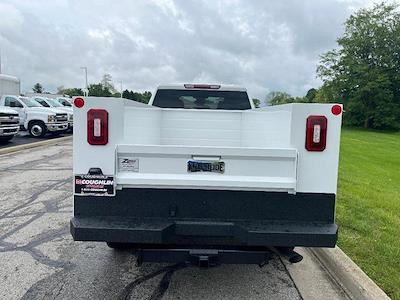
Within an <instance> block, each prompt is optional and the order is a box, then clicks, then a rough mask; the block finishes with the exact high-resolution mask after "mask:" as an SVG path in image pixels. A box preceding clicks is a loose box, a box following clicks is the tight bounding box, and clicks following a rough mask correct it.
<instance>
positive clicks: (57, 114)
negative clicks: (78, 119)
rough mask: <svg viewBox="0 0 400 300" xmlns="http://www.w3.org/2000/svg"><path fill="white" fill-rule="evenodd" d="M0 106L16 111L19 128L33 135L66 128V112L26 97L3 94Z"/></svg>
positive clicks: (37, 135) (58, 131)
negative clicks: (44, 105)
mask: <svg viewBox="0 0 400 300" xmlns="http://www.w3.org/2000/svg"><path fill="white" fill-rule="evenodd" d="M1 106H5V107H9V108H11V109H13V110H15V111H17V112H18V115H19V124H20V126H21V128H23V129H25V130H28V132H29V134H30V135H31V136H33V137H43V136H44V135H45V134H46V133H47V132H51V133H53V134H58V133H61V132H64V131H66V130H67V129H68V114H67V113H66V112H63V111H60V110H57V109H55V108H47V107H43V106H41V105H40V104H39V103H37V102H36V101H34V100H32V99H30V98H28V97H22V96H15V95H3V96H2V97H1V98H0V107H1Z"/></svg>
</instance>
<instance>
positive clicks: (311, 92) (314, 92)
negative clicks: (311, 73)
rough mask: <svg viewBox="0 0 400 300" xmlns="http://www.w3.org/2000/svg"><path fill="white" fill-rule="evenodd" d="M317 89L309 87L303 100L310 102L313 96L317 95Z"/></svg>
mask: <svg viewBox="0 0 400 300" xmlns="http://www.w3.org/2000/svg"><path fill="white" fill-rule="evenodd" d="M317 92H318V91H317V90H316V89H314V88H311V89H309V90H308V92H307V94H306V96H305V99H304V100H305V101H304V102H308V103H312V102H314V100H315V96H316V95H317Z"/></svg>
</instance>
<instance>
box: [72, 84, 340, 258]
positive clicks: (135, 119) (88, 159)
mask: <svg viewBox="0 0 400 300" xmlns="http://www.w3.org/2000/svg"><path fill="white" fill-rule="evenodd" d="M74 116H75V131H74V140H73V150H74V159H73V174H74V215H73V217H72V219H71V223H70V229H71V234H72V236H73V238H74V240H77V241H99V242H106V243H107V244H108V245H109V246H110V247H112V248H121V247H125V246H126V245H129V246H131V247H132V248H133V249H136V250H137V251H138V253H139V254H138V259H140V261H158V262H187V261H191V262H195V263H198V264H199V265H208V264H209V263H210V264H215V263H260V264H262V263H263V261H264V260H265V259H266V257H268V256H267V255H266V254H265V253H266V252H267V249H270V248H271V247H272V248H275V249H281V250H282V251H283V252H282V253H290V255H292V254H293V249H294V247H297V246H303V247H334V246H335V245H336V241H337V234H338V227H337V225H336V224H335V201H336V191H337V174H338V163H339V141H340V127H341V120H342V106H341V105H340V104H304V103H302V104H300V103H294V104H287V105H277V106H272V107H265V108H258V109H254V105H253V104H252V102H251V101H250V100H249V97H248V95H247V91H246V89H245V88H242V87H231V86H223V85H203V84H201V85H198V84H186V85H183V84H182V85H168V86H160V87H158V89H157V90H156V92H155V93H154V94H153V97H152V99H151V100H150V103H149V105H146V104H142V103H138V102H135V101H132V100H127V99H120V98H105V97H104V98H103V97H76V98H75V99H74ZM296 260H297V261H298V259H296ZM296 260H295V261H296Z"/></svg>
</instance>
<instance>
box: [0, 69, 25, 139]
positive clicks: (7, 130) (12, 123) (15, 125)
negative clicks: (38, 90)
mask: <svg viewBox="0 0 400 300" xmlns="http://www.w3.org/2000/svg"><path fill="white" fill-rule="evenodd" d="M19 92H20V81H19V79H18V78H17V77H14V76H9V75H4V74H0V97H1V96H2V95H4V94H9V93H11V94H17V95H19ZM18 131H19V117H18V112H16V111H15V110H12V109H10V108H6V107H1V106H0V142H6V141H9V140H11V139H12V138H13V137H14V136H15V135H16V134H17V133H18Z"/></svg>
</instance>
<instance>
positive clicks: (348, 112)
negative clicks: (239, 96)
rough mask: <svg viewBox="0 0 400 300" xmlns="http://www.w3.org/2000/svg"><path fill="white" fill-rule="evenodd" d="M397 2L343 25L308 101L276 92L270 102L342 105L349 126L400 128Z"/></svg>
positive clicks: (399, 15) (362, 13)
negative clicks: (320, 84) (320, 83)
mask: <svg viewBox="0 0 400 300" xmlns="http://www.w3.org/2000/svg"><path fill="white" fill-rule="evenodd" d="M397 8H398V6H397V5H395V4H387V3H381V4H375V5H374V6H373V7H372V8H369V9H360V10H358V11H357V12H356V13H355V14H353V15H351V16H350V17H349V18H348V19H347V21H346V22H345V32H344V34H343V36H342V37H340V38H339V39H338V40H337V44H338V47H337V48H336V49H333V50H331V51H328V52H326V53H324V54H323V55H321V57H320V62H319V64H318V66H317V76H318V77H319V78H320V79H322V82H323V84H322V86H321V87H320V88H319V89H310V90H309V91H308V92H307V94H306V95H305V96H304V97H293V96H291V95H289V94H288V93H285V92H272V93H270V94H268V96H267V98H266V101H267V103H268V104H270V105H277V104H282V103H294V102H300V103H301V102H306V103H335V102H337V103H342V104H343V105H344V110H345V113H344V115H343V122H344V124H346V125H350V126H360V127H365V128H375V129H395V130H398V129H400V12H399V11H398V10H397Z"/></svg>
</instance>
